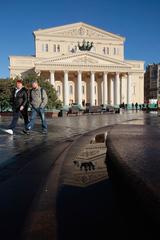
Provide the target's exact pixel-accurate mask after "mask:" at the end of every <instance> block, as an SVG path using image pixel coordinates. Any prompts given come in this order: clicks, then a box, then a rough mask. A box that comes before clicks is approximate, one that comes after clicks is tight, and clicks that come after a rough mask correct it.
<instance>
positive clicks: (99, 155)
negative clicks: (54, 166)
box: [63, 143, 108, 187]
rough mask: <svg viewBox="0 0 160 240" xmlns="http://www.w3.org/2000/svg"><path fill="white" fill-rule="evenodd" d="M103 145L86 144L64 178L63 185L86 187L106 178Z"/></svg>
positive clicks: (104, 149) (104, 147)
mask: <svg viewBox="0 0 160 240" xmlns="http://www.w3.org/2000/svg"><path fill="white" fill-rule="evenodd" d="M105 159H106V146H105V143H97V144H88V145H86V147H85V148H83V149H81V151H80V152H79V154H78V155H77V156H76V158H75V159H74V160H73V162H72V163H71V165H69V166H68V170H67V171H66V174H65V176H64V182H63V183H64V184H65V185H70V186H77V187H87V186H90V185H92V184H95V183H97V182H100V181H103V180H105V179H107V178H108V173H107V168H106V164H105Z"/></svg>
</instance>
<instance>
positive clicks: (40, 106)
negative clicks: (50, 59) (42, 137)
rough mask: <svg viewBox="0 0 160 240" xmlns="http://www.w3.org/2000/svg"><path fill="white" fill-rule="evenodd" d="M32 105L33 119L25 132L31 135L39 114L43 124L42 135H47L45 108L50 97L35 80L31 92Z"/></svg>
mask: <svg viewBox="0 0 160 240" xmlns="http://www.w3.org/2000/svg"><path fill="white" fill-rule="evenodd" d="M29 98H30V105H31V107H32V111H31V118H30V121H29V123H28V124H27V128H26V129H24V130H23V132H24V133H25V134H29V133H30V130H31V129H32V128H33V127H34V124H35V118H36V116H37V114H38V115H39V116H40V119H41V124H42V133H44V134H46V133H47V122H46V118H45V106H46V105H47V102H48V97H47V94H46V91H45V90H44V89H43V88H41V87H40V86H39V84H38V81H37V80H35V81H33V82H32V89H31V91H30V97H29Z"/></svg>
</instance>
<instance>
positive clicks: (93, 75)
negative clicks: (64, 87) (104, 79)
mask: <svg viewBox="0 0 160 240" xmlns="http://www.w3.org/2000/svg"><path fill="white" fill-rule="evenodd" d="M94 82H95V73H94V72H91V79H90V104H91V106H94V105H95V101H94V86H95V85H94Z"/></svg>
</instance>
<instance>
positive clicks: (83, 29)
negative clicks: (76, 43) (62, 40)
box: [34, 22, 125, 41]
mask: <svg viewBox="0 0 160 240" xmlns="http://www.w3.org/2000/svg"><path fill="white" fill-rule="evenodd" d="M34 34H35V35H36V36H38V35H43V36H57V37H72V38H86V39H87V38H89V39H107V40H121V41H124V40H125V38H124V37H122V36H119V35H117V34H113V33H111V32H107V31H104V30H102V29H100V28H97V27H94V26H91V25H89V24H86V23H82V22H80V23H75V24H68V25H64V26H60V27H53V28H48V29H40V30H37V31H34Z"/></svg>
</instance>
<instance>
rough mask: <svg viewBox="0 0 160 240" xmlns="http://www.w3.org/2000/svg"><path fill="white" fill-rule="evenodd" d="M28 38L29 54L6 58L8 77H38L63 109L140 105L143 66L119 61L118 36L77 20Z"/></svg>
mask: <svg viewBox="0 0 160 240" xmlns="http://www.w3.org/2000/svg"><path fill="white" fill-rule="evenodd" d="M33 35H34V40H35V56H10V57H9V60H10V66H9V69H10V77H11V78H15V77H17V76H21V77H22V78H23V77H25V76H26V75H28V74H29V73H33V72H36V73H38V74H39V75H41V76H43V77H44V79H46V80H48V81H50V82H51V84H52V85H53V86H54V87H55V89H56V90H57V94H58V97H59V99H60V100H61V101H62V102H63V105H66V106H68V105H70V104H72V103H78V104H80V105H85V104H86V103H91V105H100V104H111V105H115V104H120V103H123V102H124V103H127V104H131V103H132V102H133V103H136V102H138V103H143V101H144V62H143V61H136V60H126V59H124V42H125V38H124V37H121V36H119V35H116V34H113V33H110V32H107V31H104V30H102V29H99V28H96V27H94V26H91V25H88V24H86V23H81V22H80V23H75V24H69V25H64V26H60V27H53V28H48V29H39V30H37V31H34V32H33Z"/></svg>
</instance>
